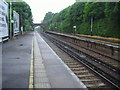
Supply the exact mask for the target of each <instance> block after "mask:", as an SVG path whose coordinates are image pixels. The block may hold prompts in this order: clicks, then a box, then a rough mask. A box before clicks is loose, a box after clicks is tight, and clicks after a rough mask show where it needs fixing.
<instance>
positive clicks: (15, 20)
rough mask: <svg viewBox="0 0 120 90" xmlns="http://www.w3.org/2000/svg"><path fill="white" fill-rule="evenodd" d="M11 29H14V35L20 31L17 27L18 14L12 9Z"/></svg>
mask: <svg viewBox="0 0 120 90" xmlns="http://www.w3.org/2000/svg"><path fill="white" fill-rule="evenodd" d="M13 20H14V22H13V30H14V36H16V35H18V34H19V33H20V28H19V14H18V13H17V12H16V11H13Z"/></svg>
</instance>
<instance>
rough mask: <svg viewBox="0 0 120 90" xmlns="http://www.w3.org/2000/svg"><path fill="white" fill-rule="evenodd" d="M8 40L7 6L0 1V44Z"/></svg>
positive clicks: (2, 0)
mask: <svg viewBox="0 0 120 90" xmlns="http://www.w3.org/2000/svg"><path fill="white" fill-rule="evenodd" d="M6 39H8V4H7V3H6V2H5V1H4V0H0V42H2V41H4V40H6Z"/></svg>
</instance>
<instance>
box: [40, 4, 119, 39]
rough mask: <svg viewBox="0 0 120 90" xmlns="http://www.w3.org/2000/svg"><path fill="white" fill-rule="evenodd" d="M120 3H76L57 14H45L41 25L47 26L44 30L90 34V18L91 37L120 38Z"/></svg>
mask: <svg viewBox="0 0 120 90" xmlns="http://www.w3.org/2000/svg"><path fill="white" fill-rule="evenodd" d="M119 15H120V2H88V3H84V2H76V3H74V4H73V5H71V6H69V7H67V8H65V9H64V10H62V11H61V12H59V13H52V12H48V13H46V15H45V17H44V20H43V22H42V23H44V24H47V25H48V26H47V27H46V28H44V30H53V31H57V32H65V33H74V29H73V26H76V27H77V28H76V33H78V34H86V35H90V34H91V30H90V29H91V26H90V25H91V18H93V31H92V35H96V36H103V37H114V38H120V30H119V29H120V25H119V21H120V17H119Z"/></svg>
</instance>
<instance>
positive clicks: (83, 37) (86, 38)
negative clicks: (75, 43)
mask: <svg viewBox="0 0 120 90" xmlns="http://www.w3.org/2000/svg"><path fill="white" fill-rule="evenodd" d="M80 38H84V39H89V40H94V41H98V42H103V43H106V44H113V45H120V44H118V43H112V42H107V41H101V40H96V39H90V38H85V37H80Z"/></svg>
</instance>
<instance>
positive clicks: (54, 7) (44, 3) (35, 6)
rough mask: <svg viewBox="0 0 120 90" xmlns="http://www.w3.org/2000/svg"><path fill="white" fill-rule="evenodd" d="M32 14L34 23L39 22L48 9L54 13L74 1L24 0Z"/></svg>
mask: <svg viewBox="0 0 120 90" xmlns="http://www.w3.org/2000/svg"><path fill="white" fill-rule="evenodd" d="M24 1H25V2H27V3H28V4H29V5H30V7H31V9H32V14H33V19H34V23H40V22H41V21H42V20H43V18H44V16H45V14H46V13H47V12H49V11H51V12H53V13H56V12H60V11H61V10H63V9H64V8H66V7H68V6H70V5H72V4H74V3H75V0H24Z"/></svg>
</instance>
